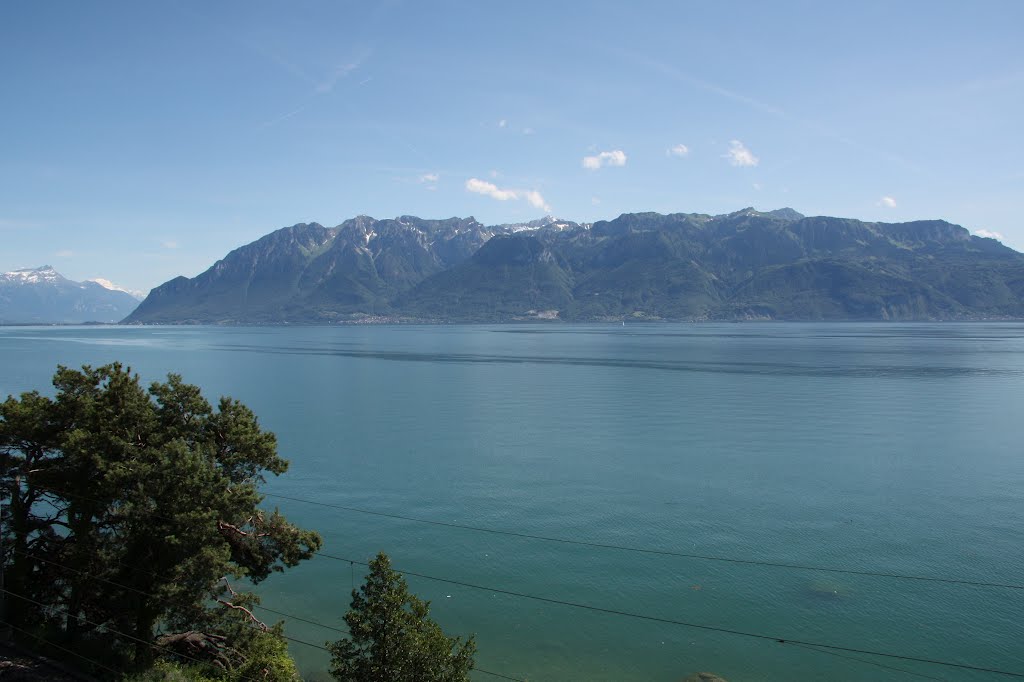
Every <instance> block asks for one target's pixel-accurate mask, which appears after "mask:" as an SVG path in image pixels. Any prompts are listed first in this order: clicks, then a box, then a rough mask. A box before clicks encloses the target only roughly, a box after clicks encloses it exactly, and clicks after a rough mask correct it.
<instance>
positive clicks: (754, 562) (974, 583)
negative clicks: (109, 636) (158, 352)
mask: <svg viewBox="0 0 1024 682" xmlns="http://www.w3.org/2000/svg"><path fill="white" fill-rule="evenodd" d="M40 487H46V488H47V489H48V490H51V491H52V492H56V493H59V494H62V495H68V496H71V497H80V498H81V499H85V500H90V501H93V502H100V500H96V499H94V498H90V497H86V496H84V495H78V494H77V493H66V492H63V491H61V490H57V489H56V488H51V487H47V486H40ZM260 494H262V495H263V496H264V497H273V498H277V499H282V500H290V501H292V502H301V503H303V504H310V505H315V506H318V507H327V508H330V509H338V510H341V511H349V512H354V513H358V514H366V515H369V516H378V517H383V518H389V519H396V520H399V521H410V522H413V523H423V524H427V525H431V526H440V527H443V528H454V529H458V530H468V531H474V532H477V533H489V534H492V535H504V536H508V537H516V538H523V539H527V540H540V541H543V542H555V543H561V544H566V545H575V546H578V547H592V548H596V549H611V550H618V551H623V552H634V553H638V554H650V555H655V556H668V557H676V558H681V559H697V560H701V561H718V562H723V563H730V564H740V565H748V566H763V567H766V568H780V569H790V570H799V571H817V572H821V573H836V574H842V575H858V576H864V577H870V578H891V579H896V580H915V581H920V582H933V583H944V584H948V585H963V586H968V587H981V588H1000V589H1010V590H1024V584H1019V583H1003V582H994V581H982V580H966V579H961V578H943V577H938V576H923V575H910V574H905V573H892V572H886V571H866V570H860V569H848V568H829V567H825V566H811V565H807V564H790V563H785V562H778V561H763V560H759V559H737V558H734V557H723V556H716V555H713V554H694V553H688V552H676V551H672V550H665V549H655V548H647V547H630V546H628V545H616V544H611V543H604V542H591V541H587V540H571V539H569V538H558V537H552V536H547V535H537V534H533V533H523V532H519V531H512V530H501V529H498V528H487V527H483V526H471V525H468V524H461V523H451V522H447V521H437V520H434V519H424V518H418V517H415V516H405V515H403V514H393V513H390V512H382V511H374V510H371V509H361V508H359V507H349V506H346V505H340V504H332V503H328V502H318V501H316V500H306V499H303V498H300V497H292V496H289V495H279V494H277V493H267V492H261V493H260ZM156 516H159V515H156ZM161 518H164V519H166V520H170V519H167V517H161Z"/></svg>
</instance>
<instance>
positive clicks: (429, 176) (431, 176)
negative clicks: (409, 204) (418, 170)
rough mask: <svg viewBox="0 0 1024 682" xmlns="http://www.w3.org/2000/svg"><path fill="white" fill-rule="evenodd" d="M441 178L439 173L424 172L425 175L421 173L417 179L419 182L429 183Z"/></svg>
mask: <svg viewBox="0 0 1024 682" xmlns="http://www.w3.org/2000/svg"><path fill="white" fill-rule="evenodd" d="M440 179H441V176H440V175H438V174H437V173H424V174H423V175H421V176H419V177H418V178H416V181H417V182H421V183H427V182H437V181H438V180H440Z"/></svg>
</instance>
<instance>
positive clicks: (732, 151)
mask: <svg viewBox="0 0 1024 682" xmlns="http://www.w3.org/2000/svg"><path fill="white" fill-rule="evenodd" d="M723 158H726V159H728V160H729V163H731V164H732V165H734V166H738V167H740V168H750V167H752V166H756V165H757V164H759V163H760V162H761V159H759V158H757V157H756V156H754V153H753V152H752V151H750V150H749V149H747V148H746V147H745V146H743V143H742V142H740V141H739V140H730V141H729V151H728V152H726V153H725V156H724V157H723Z"/></svg>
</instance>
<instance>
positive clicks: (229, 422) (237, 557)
mask: <svg viewBox="0 0 1024 682" xmlns="http://www.w3.org/2000/svg"><path fill="white" fill-rule="evenodd" d="M53 383H54V387H55V389H56V391H55V395H54V397H52V398H50V397H45V396H42V395H40V394H39V393H38V392H30V393H25V394H22V395H21V397H20V398H14V397H10V398H8V399H7V400H6V401H4V402H3V403H0V491H2V494H3V496H4V497H5V498H7V500H9V502H8V504H6V505H4V506H5V509H4V514H3V519H2V521H3V524H2V528H0V532H2V533H3V545H4V547H6V548H9V550H8V551H7V553H6V554H5V556H4V557H3V561H4V563H5V568H6V569H7V572H6V576H5V577H6V580H7V582H6V585H5V588H6V589H7V590H9V591H10V592H11V593H12V594H10V595H8V596H7V600H6V602H7V604H6V605H7V614H6V620H7V622H9V623H11V624H13V625H15V626H16V627H18V628H20V629H22V630H24V629H29V630H34V631H36V632H41V633H45V635H46V638H47V639H50V640H53V641H55V642H57V643H58V645H59V646H61V647H62V648H63V649H70V650H74V651H86V652H90V654H91V657H93V658H97V657H98V658H102V659H103V660H105V661H106V664H108V665H111V664H112V665H116V666H119V667H122V668H125V669H128V668H136V669H140V668H145V667H146V666H147V665H149V664H150V663H151V662H152V659H153V658H154V657H155V656H156V655H157V654H159V653H161V652H162V651H165V650H167V649H174V650H176V651H177V650H179V649H180V650H181V652H182V653H184V654H186V655H188V656H190V657H192V658H196V657H199V658H208V659H209V660H212V661H213V662H214V663H215V664H216V665H217V666H218V667H219V668H221V669H222V670H229V669H233V670H238V669H240V668H241V667H242V666H244V665H245V664H246V661H249V660H250V659H251V658H252V656H250V655H248V654H247V653H246V651H245V649H246V648H247V647H250V644H253V643H256V642H257V640H258V642H259V643H260V646H263V642H264V640H266V637H265V636H263V635H267V636H271V637H275V636H276V637H277V639H280V636H279V633H278V634H277V635H275V634H274V633H273V628H266V629H264V628H265V626H264V625H263V624H262V623H260V622H259V621H257V620H256V618H255V616H253V614H252V611H251V607H252V605H253V604H254V603H256V598H255V596H254V595H248V594H246V593H244V592H241V591H236V590H235V589H233V587H232V585H231V584H230V583H228V581H227V580H226V579H225V576H227V577H230V578H231V579H232V580H233V581H235V586H236V587H237V586H238V581H246V580H247V581H249V582H251V583H256V582H260V581H262V580H264V579H265V578H267V577H268V576H270V575H271V574H272V573H274V572H277V571H281V570H283V569H284V568H286V567H289V566H295V565H296V564H298V563H299V562H300V561H302V560H304V559H308V558H310V557H311V556H312V555H313V553H314V552H315V551H316V550H317V549H319V547H320V542H321V541H320V537H319V535H317V534H316V533H315V532H312V531H307V530H303V529H301V528H298V527H296V526H294V525H292V524H290V523H289V522H288V521H287V520H286V519H285V518H284V517H283V516H281V514H279V513H278V512H277V511H276V510H273V511H268V510H264V509H263V508H262V507H261V506H260V503H261V502H262V500H263V498H262V496H261V495H260V494H259V486H260V484H262V483H263V482H264V476H265V474H267V473H270V474H274V475H277V474H281V473H283V472H284V471H285V470H286V469H287V468H288V462H287V461H286V460H284V459H282V458H281V457H280V456H279V455H278V454H277V443H276V439H275V437H274V434H272V433H270V432H267V431H264V430H263V429H262V428H261V427H260V425H259V422H258V421H257V419H256V416H255V415H254V414H253V413H252V412H251V411H250V410H249V409H248V408H246V407H245V406H244V405H242V404H241V403H239V402H238V401H235V400H231V399H230V398H221V400H220V401H219V403H218V404H217V407H216V409H215V408H214V407H213V406H212V405H211V404H210V403H209V402H207V400H206V399H205V398H203V396H202V394H201V392H200V390H199V389H198V388H197V387H196V386H192V385H189V384H186V383H184V382H183V381H182V380H181V378H180V377H178V376H176V375H170V376H169V377H168V380H167V381H166V382H164V383H154V384H152V385H151V386H150V387H149V389H148V390H147V389H146V388H144V387H143V386H142V385H141V384H140V382H139V377H138V376H137V375H134V374H132V373H131V370H130V369H125V368H123V367H122V366H121V365H119V364H111V365H106V366H103V367H98V368H92V367H83V368H82V369H81V370H73V369H68V368H64V367H60V368H59V369H58V371H57V373H56V374H55V375H54V380H53ZM14 595H18V596H14ZM236 625H237V626H240V627H244V628H245V629H244V630H240V629H238V627H235V626H236ZM253 628H255V629H256V630H257V631H258V632H257V633H256V634H260V635H261V637H258V638H254V637H252V636H251V634H252V633H253V632H254V630H253ZM114 631H117V632H118V633H123V634H114ZM282 642H283V640H282ZM154 645H158V646H154ZM208 652H209V653H210V656H209V657H207V653H208Z"/></svg>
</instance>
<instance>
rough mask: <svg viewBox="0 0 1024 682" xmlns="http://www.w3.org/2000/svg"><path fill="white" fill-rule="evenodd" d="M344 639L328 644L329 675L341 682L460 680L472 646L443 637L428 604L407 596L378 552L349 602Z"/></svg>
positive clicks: (466, 673) (466, 670) (398, 576)
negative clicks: (347, 634)
mask: <svg viewBox="0 0 1024 682" xmlns="http://www.w3.org/2000/svg"><path fill="white" fill-rule="evenodd" d="M345 623H347V624H348V629H349V636H348V638H345V639H342V640H339V641H337V642H333V643H328V648H329V649H330V651H331V674H332V675H333V676H334V677H335V679H337V680H341V681H342V682H465V681H468V680H469V671H470V670H472V669H473V656H474V654H475V653H476V642H475V641H474V640H473V637H470V638H469V639H468V640H467V641H465V642H463V641H462V640H461V639H459V638H458V637H447V636H446V635H445V634H444V632H442V630H441V627H440V626H439V625H438V624H437V623H435V622H434V621H433V620H431V618H430V603H429V602H425V601H423V600H422V599H419V598H418V597H417V596H416V595H414V594H410V593H409V589H408V586H407V585H406V582H405V579H404V578H403V577H402V576H401V574H399V573H398V572H397V571H395V570H393V569H392V568H391V561H390V560H389V559H388V556H387V555H386V554H384V553H383V552H381V553H380V554H378V555H377V558H376V559H374V560H373V561H371V562H370V572H369V574H368V575H367V576H366V582H365V583H363V585H362V586H361V587H360V588H359V590H353V591H352V604H351V607H350V608H349V611H348V613H347V614H345Z"/></svg>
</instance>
